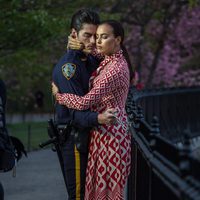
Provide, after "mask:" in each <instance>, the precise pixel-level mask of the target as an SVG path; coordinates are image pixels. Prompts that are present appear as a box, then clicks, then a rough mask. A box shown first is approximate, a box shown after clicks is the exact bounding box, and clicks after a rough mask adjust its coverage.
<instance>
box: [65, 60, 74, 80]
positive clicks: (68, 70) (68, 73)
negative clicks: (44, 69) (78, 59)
mask: <svg viewBox="0 0 200 200" xmlns="http://www.w3.org/2000/svg"><path fill="white" fill-rule="evenodd" d="M75 71H76V65H75V64H73V63H66V64H64V65H63V66H62V73H63V75H64V76H65V77H66V78H67V80H69V79H70V78H72V77H73V76H74V74H75Z"/></svg>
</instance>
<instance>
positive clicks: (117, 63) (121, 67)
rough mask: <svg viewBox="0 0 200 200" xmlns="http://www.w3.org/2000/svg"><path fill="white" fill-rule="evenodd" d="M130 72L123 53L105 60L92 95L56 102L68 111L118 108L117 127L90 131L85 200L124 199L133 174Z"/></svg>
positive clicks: (92, 84) (61, 97) (64, 97)
mask: <svg viewBox="0 0 200 200" xmlns="http://www.w3.org/2000/svg"><path fill="white" fill-rule="evenodd" d="M129 83H130V80H129V69H128V64H127V62H126V60H125V58H124V56H123V53H122V50H120V51H119V52H117V53H116V54H113V55H112V56H106V57H105V59H104V60H103V61H102V62H101V64H100V66H99V68H98V69H97V70H96V71H95V72H94V73H93V75H92V77H91V79H90V91H89V93H88V94H86V95H85V96H83V97H80V96H77V95H74V94H57V95H56V98H57V101H58V102H59V103H60V104H62V105H66V106H67V107H69V108H73V109H78V110H85V109H88V108H90V109H91V110H92V111H96V112H98V113H102V112H104V111H105V110H106V109H107V108H117V110H118V114H117V119H118V122H119V123H118V124H115V125H111V126H108V125H100V126H98V127H97V128H94V129H93V130H92V131H91V142H90V147H89V158H88V167H87V175H86V188H85V189H86V191H85V199H86V200H101V199H103V200H104V199H105V200H107V199H112V200H121V199H124V187H125V183H126V180H127V177H128V174H129V172H130V162H131V160H130V152H131V137H130V134H129V133H128V123H127V115H126V112H125V103H126V98H127V94H128V89H129Z"/></svg>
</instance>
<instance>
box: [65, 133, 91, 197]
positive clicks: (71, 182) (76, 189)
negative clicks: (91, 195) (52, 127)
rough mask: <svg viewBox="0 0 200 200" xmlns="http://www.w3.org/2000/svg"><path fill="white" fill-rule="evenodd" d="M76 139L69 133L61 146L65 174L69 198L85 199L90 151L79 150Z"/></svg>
mask: <svg viewBox="0 0 200 200" xmlns="http://www.w3.org/2000/svg"><path fill="white" fill-rule="evenodd" d="M74 141H75V140H74V136H73V135H69V137H68V138H67V140H66V142H65V143H64V144H63V145H62V147H61V150H62V155H63V161H64V174H65V179H66V185H67V191H68V196H69V200H84V194H85V178H86V167H87V160H88V152H79V151H78V150H77V147H76V145H75V142H74Z"/></svg>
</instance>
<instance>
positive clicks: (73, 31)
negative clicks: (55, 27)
mask: <svg viewBox="0 0 200 200" xmlns="http://www.w3.org/2000/svg"><path fill="white" fill-rule="evenodd" d="M71 36H72V38H75V39H77V38H78V33H77V31H76V30H75V29H74V28H72V30H71Z"/></svg>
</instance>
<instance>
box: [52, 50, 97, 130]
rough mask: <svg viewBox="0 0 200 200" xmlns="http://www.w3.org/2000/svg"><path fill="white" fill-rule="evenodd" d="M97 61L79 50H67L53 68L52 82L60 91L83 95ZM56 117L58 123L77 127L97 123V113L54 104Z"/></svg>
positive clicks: (86, 90)
mask: <svg viewBox="0 0 200 200" xmlns="http://www.w3.org/2000/svg"><path fill="white" fill-rule="evenodd" d="M98 65H99V62H98V61H97V60H96V59H95V58H94V57H92V56H88V57H86V56H85V54H84V53H83V52H81V51H79V50H68V51H67V52H66V53H65V54H64V56H63V57H62V58H61V59H60V60H59V62H58V64H57V65H56V66H55V68H54V70H53V82H54V83H55V84H56V85H57V87H58V88H59V92H61V93H71V94H76V95H79V96H84V95H85V94H86V93H87V92H88V87H89V78H90V76H91V73H92V72H93V71H94V70H95V69H96V68H97V67H98ZM56 115H57V116H56V117H57V122H58V123H59V124H72V125H74V126H76V127H79V128H86V127H93V126H96V125H98V120H97V115H98V113H95V112H91V111H89V110H87V111H78V110H73V109H68V108H67V107H65V106H62V105H59V104H57V105H56Z"/></svg>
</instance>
